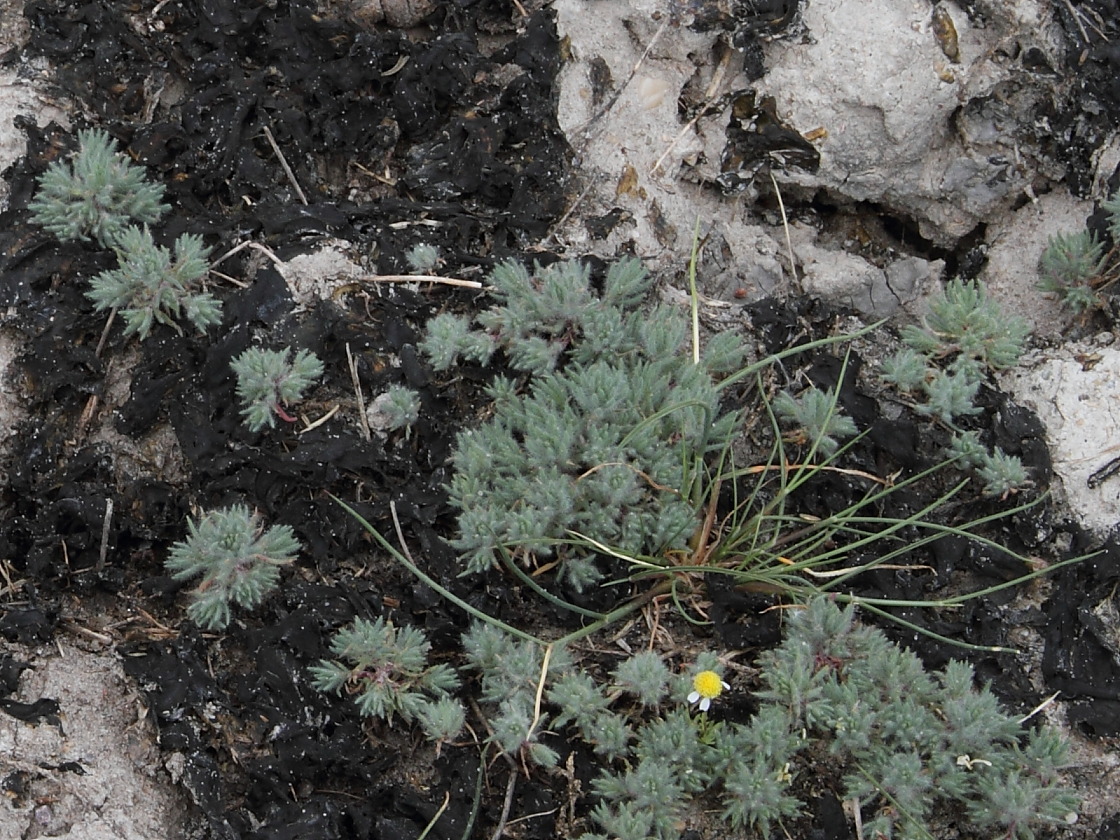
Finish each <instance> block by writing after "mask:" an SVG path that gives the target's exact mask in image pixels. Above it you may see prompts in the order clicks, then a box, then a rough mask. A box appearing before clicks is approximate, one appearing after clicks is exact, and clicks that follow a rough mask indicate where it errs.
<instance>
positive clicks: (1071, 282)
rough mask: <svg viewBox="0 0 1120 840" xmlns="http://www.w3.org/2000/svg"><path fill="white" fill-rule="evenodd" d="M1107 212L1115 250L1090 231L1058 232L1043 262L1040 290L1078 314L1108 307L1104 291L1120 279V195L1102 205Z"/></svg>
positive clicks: (1041, 265) (1048, 244)
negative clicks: (1049, 293) (1054, 297)
mask: <svg viewBox="0 0 1120 840" xmlns="http://www.w3.org/2000/svg"><path fill="white" fill-rule="evenodd" d="M1101 209H1102V210H1104V211H1105V213H1107V219H1108V235H1109V237H1111V239H1112V247H1111V248H1109V249H1108V251H1107V252H1106V251H1105V247H1104V243H1103V242H1101V241H1100V240H1098V239H1097V237H1096V234H1095V233H1093V232H1091V231H1089V230H1081V231H1078V232H1076V233H1058V234H1055V235H1053V236H1051V237H1050V238H1049V239H1048V240H1047V242H1046V249H1045V250H1044V251H1043V252H1042V257H1041V259H1040V260H1039V264H1038V268H1039V281H1038V285H1039V288H1040V289H1042V290H1043V291H1044V292H1051V293H1053V294H1055V295H1056V296H1057V297H1058V300H1059V301H1061V303H1062V305H1063V306H1065V307H1066V308H1067V309H1070V310H1072V311H1073V312H1074V313H1075V314H1077V315H1085V314H1087V313H1088V312H1091V311H1092V310H1094V309H1102V308H1103V307H1104V298H1103V292H1104V290H1105V289H1106V288H1108V287H1109V286H1111V285H1113V284H1114V283H1115V282H1116V280H1117V278H1120V192H1116V193H1114V194H1113V195H1112V196H1111V197H1110V198H1109V199H1108V200H1107V201H1104V202H1102V203H1101Z"/></svg>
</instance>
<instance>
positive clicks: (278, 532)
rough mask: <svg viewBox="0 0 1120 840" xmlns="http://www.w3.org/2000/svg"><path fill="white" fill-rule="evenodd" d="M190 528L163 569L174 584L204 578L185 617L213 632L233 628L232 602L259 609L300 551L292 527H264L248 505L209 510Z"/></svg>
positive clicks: (169, 555) (190, 523) (194, 521)
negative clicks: (185, 537)
mask: <svg viewBox="0 0 1120 840" xmlns="http://www.w3.org/2000/svg"><path fill="white" fill-rule="evenodd" d="M188 528H189V530H190V535H189V536H188V537H187V539H186V540H185V541H181V542H177V543H175V545H173V546H172V548H171V551H170V553H169V554H168V557H167V560H166V563H165V565H166V567H167V570H168V571H169V572H170V573H171V576H172V577H173V578H174V579H175V580H189V579H190V578H193V577H198V576H200V575H201V576H202V581H201V583H199V585H198V588H197V589H195V590H194V591H193V592H192V593H191V605H190V607H189V608H188V609H187V614H188V615H189V616H190V617H191V618H192V619H193V620H194V621H195V622H196V623H197V624H198V625H199V626H200V627H204V628H206V629H209V630H222V629H224V628H225V627H226V626H227V625H228V624H229V621H230V604H231V603H234V604H238V605H239V606H242V607H246V608H250V609H251V608H253V607H255V606H257V604H259V603H260V602H261V601H262V600H263V599H264V598H265V596H267V595H268V594H269V593H270V592H272V590H273V589H275V588H276V584H277V581H278V580H279V577H280V567H281V566H284V565H287V564H289V563H291V562H293V561H294V560H295V558H296V555H297V554H299V551H300V544H299V541H298V540H297V539H296V538H295V534H294V532H293V531H292V529H291V527H290V526H288V525H273V526H272V527H270V528H268V529H265V528H264V526H263V524H262V523H261V519H260V516H259V515H258V514H256V513H254V512H250V510H249V508H248V507H246V506H245V505H233V506H232V507H228V508H222V509H220V510H213V511H210V512H209V513H207V514H206V515H205V516H203V517H202V518H201V519H198V520H194V519H191V520H190V521H189V523H188Z"/></svg>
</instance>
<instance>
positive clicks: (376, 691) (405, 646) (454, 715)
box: [311, 618, 464, 742]
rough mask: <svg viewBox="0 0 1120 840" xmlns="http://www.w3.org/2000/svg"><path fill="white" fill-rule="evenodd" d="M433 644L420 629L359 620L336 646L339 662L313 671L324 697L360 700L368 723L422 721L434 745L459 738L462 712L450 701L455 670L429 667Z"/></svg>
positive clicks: (456, 681) (331, 661)
mask: <svg viewBox="0 0 1120 840" xmlns="http://www.w3.org/2000/svg"><path fill="white" fill-rule="evenodd" d="M430 650H431V643H430V642H429V641H428V638H427V636H426V635H425V634H424V631H422V630H420V629H418V628H416V627H400V628H398V627H395V626H394V625H393V624H392V622H387V621H385V620H384V619H383V618H378V619H377V620H376V621H367V620H366V619H364V618H357V619H355V620H354V622H353V623H352V624H350V625H349V626H347V627H344V628H342V629H341V630H339V631H338V633H336V634H335V637H334V639H333V640H332V641H331V653H333V654H334V656H335V657H336V658H335V659H329V660H328V659H324V660H321V661H320V662H319V664H318V665H316V666H314V667H312V668H311V674H312V677H313V679H314V684H315V687H316V688H318V689H319V690H320V691H326V692H333V693H335V694H341V693H343V692H347V693H351V694H354V695H355V696H354V702H355V703H356V704H357V706H358V708H359V709H360V710H361V713H362V714H363V715H365V716H366V717H373V718H380V719H383V720H386V721H388V722H389V723H392V722H393V717H394V716H395V715H399V716H400V717H401V719H402V720H404V721H405V722H406V723H413V722H416V721H418V722H419V723H420V724H421V726H422V728H423V729H424V731H425V733H426V734H427V735H428V737H429V738H430V739H431V740H433V741H437V742H438V741H446V740H448V739H450V738H453V737H455V736H456V735H458V734H459V731H460V730H461V729H462V726H463V721H464V712H463V708H462V706H461V705H460V704H459V703H457V702H455V701H454V700H453V699H451V698H450V697H449V694H450V692H452V691H454V690H455V689H456V688H458V687H459V677H458V675H457V674H456V673H455V670H454V669H453V668H451V667H450V666H449V665H446V664H444V663H440V664H437V665H429V664H428V653H429V651H430Z"/></svg>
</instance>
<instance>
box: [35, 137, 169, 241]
mask: <svg viewBox="0 0 1120 840" xmlns="http://www.w3.org/2000/svg"><path fill="white" fill-rule="evenodd" d="M162 198H163V186H162V185H160V184H152V183H149V182H148V181H147V179H146V178H145V175H144V170H143V169H141V168H140V167H138V166H134V165H133V164H132V163H131V161H129V159H128V157H127V156H126V155H124V154H122V153H120V152H118V151H117V144H116V141H114V140H113V139H112V138H110V137H109V133H108V132H106V131H102V130H100V129H87V130H84V131H79V132H78V151H77V152H76V153H75V154H74V155H72V156H71V158H70V160H69V161H68V162H62V161H58V162H55V163H52V164H51V165H50V166H49V167H48V168H47V171H46V172H45V173H44V174H43V176H42V177H41V178H40V179H39V194H38V195H37V196H36V198H35V199H34V200H33V201H32V202H31V203H30V204H29V205H28V208H29V209H30V210H31V213H32V219H33V220H34V221H35V222H36V223H38V224H40V225H42V226H43V227H44V228H46V229H47V230H48V231H50V232H51V233H53V234H54V235H55V236H57V237H58V238H59V239H61V240H62V241H64V242H66V241H69V240H74V239H81V240H88V239H89V238H90V237H93V238H94V239H96V240H97V241H98V242H99V243H100V244H101V245H102V246H103V247H105V248H110V247H113V246H114V245H115V244H116V241H117V239H118V237H119V236H120V235H121V234H122V233H124V231H125V230H126V229H127V228H128V227H129V226H130V225H131V224H132V223H134V222H139V223H140V224H154V223H155V222H157V221H159V218H160V217H161V216H162V215H163V214H164V213H165V212H167V211H168V210H169V209H171V208H170V207H169V206H168V205H166V204H162V203H161V201H160V200H161V199H162Z"/></svg>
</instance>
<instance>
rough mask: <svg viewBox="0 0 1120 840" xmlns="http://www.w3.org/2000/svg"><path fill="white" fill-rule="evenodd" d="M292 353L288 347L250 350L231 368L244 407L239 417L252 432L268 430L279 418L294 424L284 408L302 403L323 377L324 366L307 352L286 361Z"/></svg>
mask: <svg viewBox="0 0 1120 840" xmlns="http://www.w3.org/2000/svg"><path fill="white" fill-rule="evenodd" d="M291 352H292V349H291V348H290V347H287V348H285V349H283V350H265V349H264V348H261V347H250V348H249V349H248V350H245V351H244V352H243V353H242V354H241V355H239V356H238V357H237V358H236V359H234V360H233V362H232V363H231V364H230V367H232V368H233V372H234V373H235V374H237V396H238V398H240V400H241V402H242V403H243V404H244V406H245V407H244V408H243V409H242V410H241V414H242V415H243V416H244V418H245V425H247V426H248V427H249V429H250V430H251V431H254V432H259V431H261V430H262V429H264V428H265V427H266V426H267V427H268V428H270V429H271V428H272V427H274V426H275V425H276V418H277V417H278V416H279V417H280V418H281V419H282V420H284V421H286V422H288V423H294V422H295V420H296V418H294V417H292V416H291V415H289V414H288V413H287V411H285V410H284V408H285V406H288V405H290V404H291V403H294V402H298V401H299V400H301V399H303V392H304V391H306V390H307V389H308V388H310V387H311V385H312V384H314V382H315V380H317V379H318V378H319V377H320V376H322V375H323V363H322V362H321V361H319V357H318V356H316V355H315V354H314V353H312V352H311V351H310V350H300V351H299V352H297V353H296V355H295V358H293V359H292V360H291V361H289V360H288V357H289V356H290V355H291Z"/></svg>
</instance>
